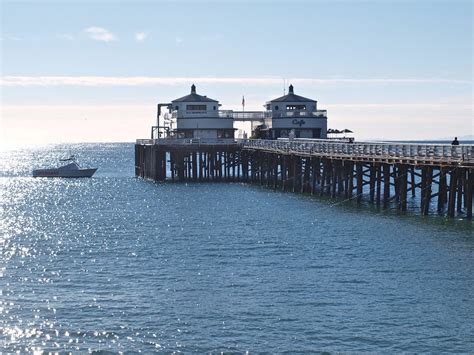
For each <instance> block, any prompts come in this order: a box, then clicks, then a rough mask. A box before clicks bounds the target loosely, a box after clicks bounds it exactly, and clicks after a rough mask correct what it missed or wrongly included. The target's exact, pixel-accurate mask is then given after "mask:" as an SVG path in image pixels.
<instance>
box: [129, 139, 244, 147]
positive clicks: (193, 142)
mask: <svg viewBox="0 0 474 355" xmlns="http://www.w3.org/2000/svg"><path fill="white" fill-rule="evenodd" d="M136 144H138V145H179V146H187V145H229V144H232V145H236V144H237V143H236V141H235V139H233V138H218V139H210V138H160V139H137V140H136Z"/></svg>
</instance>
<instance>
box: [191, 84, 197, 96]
mask: <svg viewBox="0 0 474 355" xmlns="http://www.w3.org/2000/svg"><path fill="white" fill-rule="evenodd" d="M195 93H196V85H194V84H193V85H191V94H195Z"/></svg>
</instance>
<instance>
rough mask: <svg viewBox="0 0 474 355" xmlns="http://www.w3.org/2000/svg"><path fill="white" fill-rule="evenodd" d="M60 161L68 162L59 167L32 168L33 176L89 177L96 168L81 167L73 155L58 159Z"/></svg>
mask: <svg viewBox="0 0 474 355" xmlns="http://www.w3.org/2000/svg"><path fill="white" fill-rule="evenodd" d="M60 161H62V162H68V164H66V165H64V166H60V167H59V168H50V169H35V170H33V177H64V178H83V177H88V178H90V177H92V175H94V173H95V172H96V170H97V168H81V167H80V166H79V164H77V162H76V158H75V157H74V156H71V157H69V158H67V159H60Z"/></svg>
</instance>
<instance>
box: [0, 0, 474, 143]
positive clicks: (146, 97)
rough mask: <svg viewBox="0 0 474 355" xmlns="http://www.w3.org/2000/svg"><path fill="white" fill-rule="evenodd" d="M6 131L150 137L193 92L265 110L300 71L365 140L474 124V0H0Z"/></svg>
mask: <svg viewBox="0 0 474 355" xmlns="http://www.w3.org/2000/svg"><path fill="white" fill-rule="evenodd" d="M0 4H1V8H0V10H1V11H0V13H1V31H0V46H1V47H0V48H1V56H0V58H1V79H0V102H1V112H0V113H1V125H0V129H1V130H0V139H1V142H2V143H3V144H24V143H33V144H34V143H59V142H132V141H134V140H135V139H137V138H148V137H149V135H150V127H151V125H153V124H154V123H155V120H156V118H155V117H156V104H157V103H160V102H169V101H171V100H173V99H175V98H178V97H181V96H184V95H186V94H188V93H189V90H190V86H191V84H193V83H194V84H196V86H197V92H198V93H199V94H202V95H207V96H209V97H211V98H213V99H216V100H219V101H220V103H221V104H222V109H235V110H240V109H241V101H242V96H245V103H246V105H245V109H246V110H263V104H264V103H265V102H266V101H269V100H271V99H273V98H276V97H279V96H281V95H283V90H284V86H285V85H288V84H290V83H292V84H293V85H294V87H295V93H296V94H299V95H302V96H305V97H310V98H313V99H315V100H317V101H318V108H319V109H327V110H328V127H330V128H338V129H344V128H348V129H351V130H353V131H354V132H355V137H356V139H373V140H394V139H402V140H422V139H438V138H449V137H454V136H466V135H472V134H473V133H474V132H473V127H474V125H473V102H474V97H473V92H474V90H473V42H474V41H473V2H472V1H470V0H466V1H463V0H449V1H448V0H446V1H443V0H411V1H409V0H398V1H395V0H372V1H370V0H368V1H358V0H346V1H337V0H336V1H329V0H320V1H318V0H314V1H309V0H307V1H298V0H295V1H290V0H287V1H278V0H275V1H265V0H262V1H247V0H240V1H226V0H221V1H151V0H150V1H148V0H147V1H144V0H136V1H131V0H129V1H118V0H117V1H111V0H102V1H100V0H94V1H91V0H83V1H72V0H71V1H68V0H62V1H60V0H55V1H53V0H51V1H42V0H34V1H33V0H30V1H21V0H15V1H12V0H0Z"/></svg>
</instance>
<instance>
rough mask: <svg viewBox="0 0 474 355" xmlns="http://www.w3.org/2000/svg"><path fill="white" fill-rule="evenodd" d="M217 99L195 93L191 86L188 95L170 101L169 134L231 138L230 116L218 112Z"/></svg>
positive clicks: (185, 136) (232, 122)
mask: <svg viewBox="0 0 474 355" xmlns="http://www.w3.org/2000/svg"><path fill="white" fill-rule="evenodd" d="M219 106H220V104H219V101H217V100H213V99H211V98H209V97H207V96H202V95H199V94H197V93H196V86H195V85H194V84H193V85H192V86H191V93H190V94H189V95H186V96H183V97H180V98H179V99H176V100H173V101H171V104H169V105H168V108H169V109H170V111H171V115H167V117H165V119H167V120H168V121H169V123H168V124H169V128H170V134H172V135H173V136H175V137H176V138H201V139H225V138H227V139H233V138H234V121H233V119H232V116H229V115H222V114H220V113H219Z"/></svg>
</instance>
